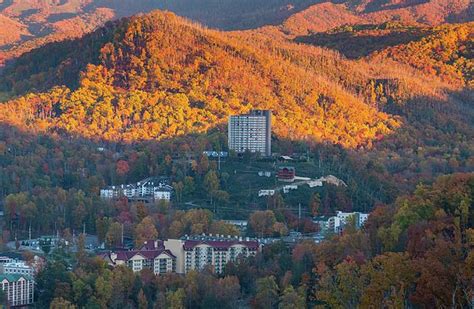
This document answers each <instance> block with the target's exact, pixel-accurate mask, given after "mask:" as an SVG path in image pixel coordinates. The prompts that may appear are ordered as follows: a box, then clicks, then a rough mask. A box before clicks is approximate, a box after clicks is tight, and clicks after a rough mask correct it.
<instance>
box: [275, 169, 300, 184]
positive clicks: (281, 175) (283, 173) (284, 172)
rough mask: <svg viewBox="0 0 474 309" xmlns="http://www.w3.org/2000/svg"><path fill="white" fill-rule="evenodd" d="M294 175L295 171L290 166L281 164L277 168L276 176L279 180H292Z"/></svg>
mask: <svg viewBox="0 0 474 309" xmlns="http://www.w3.org/2000/svg"><path fill="white" fill-rule="evenodd" d="M295 176H296V171H295V168H294V167H292V166H282V167H280V168H279V169H278V173H277V178H278V180H279V181H285V182H293V181H294V180H295Z"/></svg>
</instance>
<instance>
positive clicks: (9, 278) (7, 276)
mask: <svg viewBox="0 0 474 309" xmlns="http://www.w3.org/2000/svg"><path fill="white" fill-rule="evenodd" d="M20 278H25V279H26V280H33V278H31V276H28V275H23V274H0V282H1V281H3V280H5V279H7V281H8V282H16V281H18V280H20Z"/></svg>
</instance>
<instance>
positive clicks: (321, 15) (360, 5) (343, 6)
mask: <svg viewBox="0 0 474 309" xmlns="http://www.w3.org/2000/svg"><path fill="white" fill-rule="evenodd" d="M472 20H474V3H473V2H472V1H470V0H454V1H453V0H413V1H410V0H407V1H403V0H401V1H398V0H387V1H376V0H365V1H354V0H352V1H351V0H350V1H328V2H324V3H319V4H314V5H312V6H310V7H309V8H307V9H305V10H302V11H301V12H298V13H296V14H294V15H292V16H291V17H289V18H288V19H287V20H286V21H285V22H284V23H283V27H282V28H283V31H284V32H285V33H290V34H293V35H307V34H309V33H312V32H324V31H327V30H330V29H332V28H336V27H339V26H343V25H360V24H381V23H384V22H388V21H394V22H401V23H403V24H411V25H418V26H421V25H428V26H436V25H440V24H442V23H453V22H454V23H456V22H467V21H472Z"/></svg>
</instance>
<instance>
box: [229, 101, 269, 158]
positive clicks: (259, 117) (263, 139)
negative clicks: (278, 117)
mask: <svg viewBox="0 0 474 309" xmlns="http://www.w3.org/2000/svg"><path fill="white" fill-rule="evenodd" d="M271 118H272V112H271V111H270V110H252V111H250V113H248V114H245V115H234V116H230V117H229V126H228V130H229V131H228V137H229V149H231V150H234V151H236V152H237V153H244V152H245V151H247V150H248V151H250V152H259V153H261V154H262V155H264V156H271V154H272V147H271V135H272V124H271Z"/></svg>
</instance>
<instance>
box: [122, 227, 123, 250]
mask: <svg viewBox="0 0 474 309" xmlns="http://www.w3.org/2000/svg"><path fill="white" fill-rule="evenodd" d="M122 248H123V223H122Z"/></svg>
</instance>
